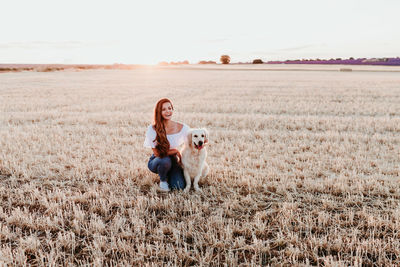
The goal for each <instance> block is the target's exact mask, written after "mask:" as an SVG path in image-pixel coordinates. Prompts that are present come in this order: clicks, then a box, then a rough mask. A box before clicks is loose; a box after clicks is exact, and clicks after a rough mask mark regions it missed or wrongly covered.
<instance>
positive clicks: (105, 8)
mask: <svg viewBox="0 0 400 267" xmlns="http://www.w3.org/2000/svg"><path fill="white" fill-rule="evenodd" d="M398 10H400V2H398V1H394V0H388V1H382V2H378V1H317V0H310V1H301V2H300V1H288V0H285V1H279V2H275V1H274V2H273V1H251V2H246V3H244V2H243V1H199V2H193V1H176V0H173V1H113V2H110V1H50V0H45V1H44V0H41V1H8V2H7V3H5V4H2V6H1V9H0V23H1V25H2V34H1V35H0V63H68V64H70V63H71V64H72V63H87V64H112V63H125V64H156V63H158V62H160V61H167V62H169V61H183V60H188V61H189V62H190V63H197V62H198V61H199V60H215V61H218V59H219V57H220V55H222V54H229V55H230V56H231V59H232V62H239V61H251V60H253V59H254V58H261V59H263V60H283V59H297V58H331V57H396V56H400V32H399V31H398V27H397V26H398V25H400V17H399V16H398V14H397V12H398Z"/></svg>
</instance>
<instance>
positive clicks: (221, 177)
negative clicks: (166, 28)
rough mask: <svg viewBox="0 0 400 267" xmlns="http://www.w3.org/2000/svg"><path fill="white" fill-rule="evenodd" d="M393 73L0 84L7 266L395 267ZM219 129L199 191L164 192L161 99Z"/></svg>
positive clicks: (192, 74) (185, 73) (18, 79)
mask: <svg viewBox="0 0 400 267" xmlns="http://www.w3.org/2000/svg"><path fill="white" fill-rule="evenodd" d="M399 84H400V78H399V77H398V75H397V74H396V73H383V72H381V73H374V72H369V73H359V72H355V71H353V72H351V73H346V72H310V71H308V72H299V71H297V72H290V71H281V72H268V71H239V70H230V71H229V70H225V71H210V70H178V69H168V68H166V69H154V70H151V69H139V70H133V71H122V70H120V71H110V70H108V71H104V70H93V71H92V70H89V71H87V72H72V71H70V72H69V71H65V72H52V73H33V72H32V73H3V74H1V76H0V101H1V105H0V108H1V110H0V112H1V113H0V114H1V117H0V148H1V153H0V176H1V178H0V182H1V183H0V186H1V188H0V201H1V206H0V240H1V248H0V261H1V262H2V263H6V264H10V265H29V264H33V265H45V266H56V265H71V264H73V265H85V264H90V265H96V266H104V265H108V266H115V265H117V264H119V265H138V266H143V265H154V266H160V265H163V264H164V265H178V266H181V265H183V266H191V265H195V266H208V265H211V266H237V265H245V266H258V265H277V264H283V265H327V266H331V265H335V266H337V265H339V266H348V265H353V266H372V265H377V266H390V265H393V266H394V265H399V264H400V258H399V255H400V241H399V240H400V209H399V198H400V189H399V173H400V166H399V162H400V153H399V147H400V146H399V143H400V119H399V116H400V89H399V86H398V85H399ZM164 96H166V97H170V98H171V99H172V100H173V101H174V104H175V107H176V113H175V119H176V120H178V121H183V122H185V123H187V124H188V125H190V126H192V127H207V128H208V129H209V131H210V134H211V139H210V141H211V144H210V146H209V147H208V151H209V157H208V163H209V165H210V167H211V173H210V174H209V176H208V178H207V179H206V180H205V181H203V183H202V184H201V186H202V188H203V193H202V194H198V193H194V192H193V191H191V192H190V193H189V194H184V193H182V192H173V193H170V194H159V193H157V191H156V185H157V175H154V174H152V173H151V172H150V171H148V169H147V159H148V157H149V156H150V150H149V149H145V148H143V146H142V144H143V138H144V133H145V129H146V127H147V125H148V124H149V123H150V121H151V117H152V109H153V105H154V104H155V102H156V101H157V100H158V98H160V97H164Z"/></svg>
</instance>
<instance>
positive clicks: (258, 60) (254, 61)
mask: <svg viewBox="0 0 400 267" xmlns="http://www.w3.org/2000/svg"><path fill="white" fill-rule="evenodd" d="M263 63H264V62H263V61H262V60H261V59H259V58H257V59H254V60H253V64H263Z"/></svg>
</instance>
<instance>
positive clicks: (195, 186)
mask: <svg viewBox="0 0 400 267" xmlns="http://www.w3.org/2000/svg"><path fill="white" fill-rule="evenodd" d="M193 187H194V190H196V192H202V191H203V190H201V188H200V187H199V186H198V185H197V184H196V185H194V186H193Z"/></svg>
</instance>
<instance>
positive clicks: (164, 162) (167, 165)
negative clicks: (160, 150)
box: [159, 157, 172, 170]
mask: <svg viewBox="0 0 400 267" xmlns="http://www.w3.org/2000/svg"><path fill="white" fill-rule="evenodd" d="M171 166H172V162H171V159H170V158H169V157H164V158H160V163H159V168H162V169H163V170H170V169H171Z"/></svg>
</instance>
